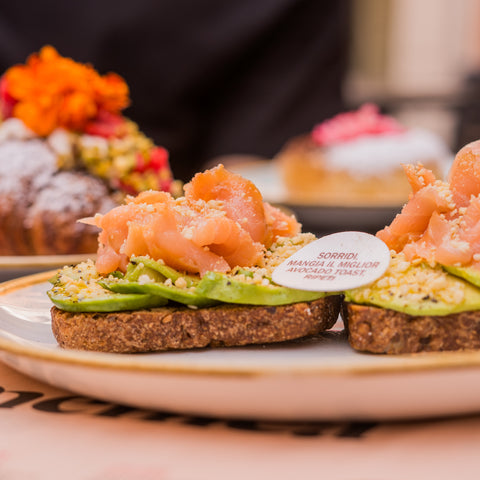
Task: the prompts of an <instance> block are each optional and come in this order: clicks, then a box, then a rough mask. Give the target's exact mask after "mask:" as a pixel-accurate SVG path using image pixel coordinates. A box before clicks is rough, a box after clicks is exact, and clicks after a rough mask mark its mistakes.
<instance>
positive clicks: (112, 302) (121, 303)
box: [47, 286, 167, 312]
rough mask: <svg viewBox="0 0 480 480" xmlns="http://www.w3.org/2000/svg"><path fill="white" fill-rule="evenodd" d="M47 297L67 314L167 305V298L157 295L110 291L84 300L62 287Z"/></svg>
mask: <svg viewBox="0 0 480 480" xmlns="http://www.w3.org/2000/svg"><path fill="white" fill-rule="evenodd" d="M47 295H48V296H49V297H50V300H51V301H52V302H53V303H54V304H55V305H56V306H57V307H58V308H60V309H61V310H66V311H67V312H117V311H121V310H138V309H141V308H153V307H161V306H162V305H165V304H166V303H167V299H166V298H164V297H160V296H156V295H148V294H138V293H137V294H135V293H132V294H122V293H112V292H109V291H108V290H106V291H105V293H104V294H102V295H96V296H94V297H85V298H82V297H80V296H77V295H72V294H70V293H68V292H67V291H66V290H65V289H64V288H62V287H60V286H56V287H53V288H52V289H50V290H49V291H48V292H47Z"/></svg>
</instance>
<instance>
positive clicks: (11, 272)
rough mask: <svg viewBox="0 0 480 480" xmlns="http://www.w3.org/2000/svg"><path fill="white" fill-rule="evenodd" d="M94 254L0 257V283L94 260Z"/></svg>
mask: <svg viewBox="0 0 480 480" xmlns="http://www.w3.org/2000/svg"><path fill="white" fill-rule="evenodd" d="M95 257H96V254H93V253H91V254H86V253H83V254H76V255H21V256H1V255H0V281H5V280H10V279H12V278H17V277H22V276H24V275H30V274H33V273H38V272H43V271H46V270H52V269H55V268H61V267H63V266H64V265H74V264H76V263H79V262H83V261H84V260H87V259H88V258H91V259H95Z"/></svg>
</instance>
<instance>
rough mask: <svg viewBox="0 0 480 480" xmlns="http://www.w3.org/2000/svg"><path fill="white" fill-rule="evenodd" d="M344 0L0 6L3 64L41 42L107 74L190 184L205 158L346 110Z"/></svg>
mask: <svg viewBox="0 0 480 480" xmlns="http://www.w3.org/2000/svg"><path fill="white" fill-rule="evenodd" d="M350 13H351V6H350V4H349V2H348V1H346V0H260V1H259V0H242V1H233V2H232V1H224V0H200V1H192V0H167V1H163V0H135V1H122V0H83V1H81V2H77V1H72V2H70V1H65V0H48V1H25V0H16V1H15V2H1V3H0V70H1V71H2V72H3V71H5V70H6V69H7V68H8V67H10V66H11V65H13V64H15V63H20V62H21V63H23V62H24V61H25V59H26V58H27V56H28V55H29V54H30V53H32V52H35V51H38V50H39V49H40V48H41V47H42V46H43V45H45V44H51V45H53V46H54V47H55V48H57V50H58V51H59V53H60V54H62V55H64V56H68V57H72V58H73V59H74V60H77V61H81V62H89V63H91V64H93V66H94V67H95V68H96V69H97V70H98V71H99V72H100V73H106V72H108V71H114V72H116V73H118V74H120V75H122V76H123V77H124V78H125V80H126V81H127V83H128V84H129V86H130V90H131V99H132V104H131V106H130V107H129V108H128V110H126V111H125V114H126V115H127V116H129V117H130V118H131V119H133V120H134V121H136V122H137V123H138V124H139V125H140V128H141V129H142V130H143V131H144V132H145V133H146V134H147V135H149V136H151V137H152V138H153V139H154V140H155V142H156V143H158V144H161V145H163V146H165V147H166V148H167V149H168V150H169V151H170V158H171V166H172V169H173V172H174V174H175V176H176V177H177V178H181V179H183V180H189V179H190V177H191V176H192V175H193V174H194V173H195V172H197V171H198V170H199V169H200V168H201V166H202V165H203V164H204V163H206V162H207V161H208V160H209V159H211V158H212V157H216V156H220V155H225V154H231V153H240V154H243V153H246V154H255V155H260V156H266V157H270V156H272V155H274V154H275V153H276V152H277V151H278V149H279V148H280V147H281V145H282V144H283V143H284V141H285V140H286V139H287V138H289V137H290V136H292V135H296V134H298V133H302V132H304V131H307V130H310V129H311V127H312V125H313V124H314V123H315V122H317V121H319V120H322V119H324V118H327V117H329V116H331V115H333V114H335V113H337V112H338V111H340V110H342V109H343V108H344V102H343V97H342V85H343V80H344V77H345V75H346V72H347V68H348V54H349V45H350V43H349V42H350V32H351V15H350Z"/></svg>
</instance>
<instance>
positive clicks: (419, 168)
mask: <svg viewBox="0 0 480 480" xmlns="http://www.w3.org/2000/svg"><path fill="white" fill-rule="evenodd" d="M403 171H404V172H405V174H406V175H407V180H408V183H409V184H410V187H411V189H412V193H414V194H415V193H417V192H418V191H419V190H421V189H422V188H423V187H426V186H427V185H431V184H432V183H435V181H436V180H437V179H436V178H435V174H434V173H433V172H432V171H431V170H429V169H428V168H425V167H424V166H423V165H421V164H419V165H412V164H408V165H403Z"/></svg>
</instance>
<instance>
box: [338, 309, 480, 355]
mask: <svg viewBox="0 0 480 480" xmlns="http://www.w3.org/2000/svg"><path fill="white" fill-rule="evenodd" d="M342 317H343V319H344V322H345V327H346V329H347V331H348V339H349V342H350V345H351V346H352V347H353V348H354V349H355V350H359V351H363V352H372V353H393V354H401V353H417V352H439V351H444V350H451V351H453V350H471V349H480V315H479V314H478V312H476V311H471V312H462V313H455V314H451V315H445V316H427V315H425V316H413V315H408V314H406V313H401V312H397V311H395V310H389V309H385V308H378V307H372V306H367V305H356V304H353V303H345V304H344V305H343V307H342Z"/></svg>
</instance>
